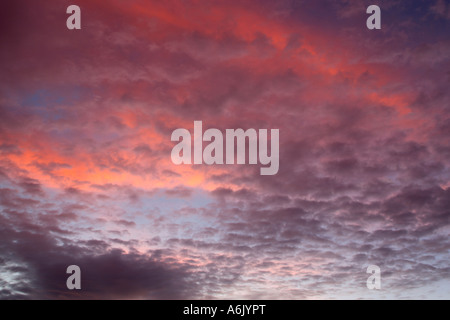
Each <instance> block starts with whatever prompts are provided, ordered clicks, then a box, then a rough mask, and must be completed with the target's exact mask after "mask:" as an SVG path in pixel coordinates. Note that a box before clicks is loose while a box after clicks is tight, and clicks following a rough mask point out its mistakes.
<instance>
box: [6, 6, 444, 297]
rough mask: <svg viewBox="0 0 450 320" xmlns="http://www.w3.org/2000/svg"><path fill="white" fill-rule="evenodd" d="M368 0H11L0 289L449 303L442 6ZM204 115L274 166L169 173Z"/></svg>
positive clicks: (13, 293)
mask: <svg viewBox="0 0 450 320" xmlns="http://www.w3.org/2000/svg"><path fill="white" fill-rule="evenodd" d="M372 2H373V1H369V2H367V1H331V0H321V1H301V0H298V1H294V0H280V1H268V0H267V1H245V0H244V1H228V0H218V1H198V0H185V1H175V0H171V1H144V0H133V1H118V0H110V1H100V0H97V1H94V0H89V1H88V0H73V1H44V0H39V1H24V0H15V1H4V3H2V9H1V10H0V30H1V32H0V42H1V47H0V210H1V211H0V298H3V299H7V298H32V299H33V298H40V299H42V298H43V299H56V298H58V299H59V298H62V299H71V298H87V299H98V298H108V299H109V298H112V299H116V298H127V299H128V298H131V299H203V298H212V299H220V298H232V299H319V298H343V299H353V298H362V299H370V298H417V299H422V298H445V299H448V298H450V295H449V292H450V266H449V258H450V257H449V249H450V242H449V231H450V226H449V218H450V168H449V165H450V90H449V87H450V39H449V36H448V35H449V20H450V4H449V2H448V1H444V0H438V1H434V0H433V1H378V3H377V4H378V5H379V6H380V7H381V10H382V29H381V30H368V29H367V28H366V19H367V17H368V15H367V14H366V13H365V11H366V8H367V6H368V5H370V4H374V3H372ZM71 4H76V5H79V6H80V7H81V12H82V29H81V30H79V31H77V30H75V31H69V30H68V29H67V28H66V19H67V17H68V15H67V14H66V8H67V7H68V6H69V5H71ZM195 120H201V121H203V126H204V129H205V130H206V129H207V128H219V129H221V130H225V129H227V128H243V129H248V128H255V129H260V128H267V129H271V128H276V129H280V170H279V172H278V174H277V175H274V176H261V175H260V174H259V166H255V165H240V166H233V165H223V166H207V165H197V166H189V165H182V166H176V165H174V164H173V163H172V162H171V158H170V152H171V149H172V147H173V146H174V143H173V142H171V141H170V135H171V133H172V131H173V130H175V129H176V128H187V129H190V130H192V128H193V123H194V121H195ZM72 264H76V265H79V266H80V267H81V270H82V290H81V291H69V290H67V288H66V278H67V275H66V273H65V272H66V268H67V266H69V265H72ZM372 264H375V265H378V266H380V268H381V271H382V290H379V291H371V290H368V289H367V288H366V280H367V277H368V275H367V274H366V273H365V271H366V268H367V266H369V265H372Z"/></svg>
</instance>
